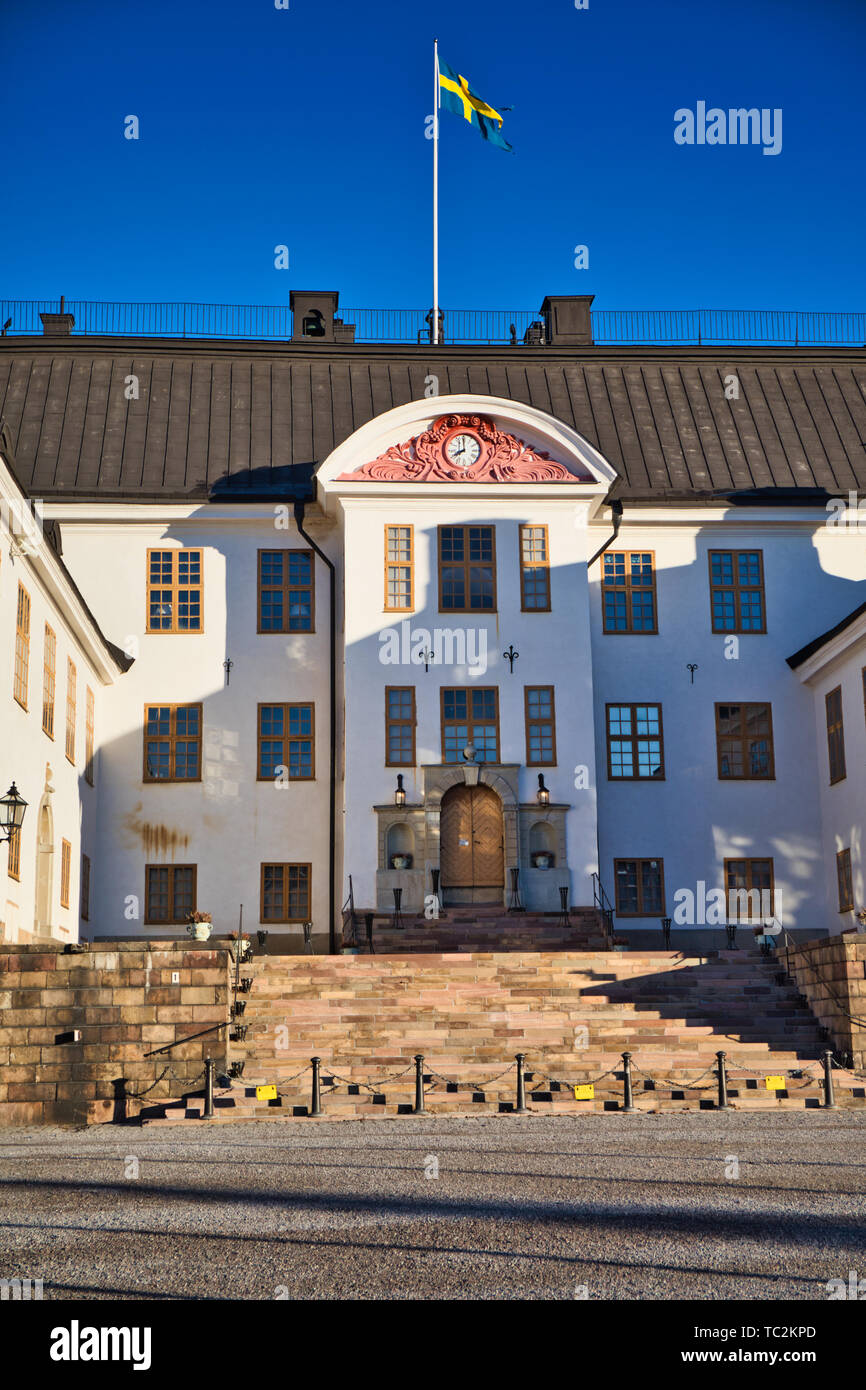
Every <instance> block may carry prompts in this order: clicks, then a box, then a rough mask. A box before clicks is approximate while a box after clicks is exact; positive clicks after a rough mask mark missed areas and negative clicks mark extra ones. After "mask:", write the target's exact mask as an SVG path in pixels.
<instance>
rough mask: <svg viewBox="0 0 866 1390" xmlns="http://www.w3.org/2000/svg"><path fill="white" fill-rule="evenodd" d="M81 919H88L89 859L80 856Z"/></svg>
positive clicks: (85, 856) (83, 920) (84, 855)
mask: <svg viewBox="0 0 866 1390" xmlns="http://www.w3.org/2000/svg"><path fill="white" fill-rule="evenodd" d="M81 920H82V922H89V921H90V860H89V859H88V857H87V855H86V854H82V856H81Z"/></svg>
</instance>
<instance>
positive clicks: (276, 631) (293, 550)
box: [256, 545, 316, 637]
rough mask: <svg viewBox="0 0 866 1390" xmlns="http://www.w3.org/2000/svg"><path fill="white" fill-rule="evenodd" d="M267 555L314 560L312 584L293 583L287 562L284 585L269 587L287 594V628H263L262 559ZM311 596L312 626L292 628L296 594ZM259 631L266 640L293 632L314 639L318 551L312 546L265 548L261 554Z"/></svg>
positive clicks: (311, 570) (284, 599)
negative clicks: (292, 598) (291, 609)
mask: <svg viewBox="0 0 866 1390" xmlns="http://www.w3.org/2000/svg"><path fill="white" fill-rule="evenodd" d="M263 555H282V556H283V557H288V556H289V555H307V556H309V560H310V582H309V584H308V585H307V584H302V585H299V584H289V561H288V558H284V559H283V579H282V583H281V584H269V585H268V586H267V587H268V592H270V591H272V590H273V591H277V590H278V591H280V592H281V593H282V595H283V626H282V627H262V592H263V590H262V556H263ZM307 590H309V594H310V626H309V627H292V626H291V613H290V611H289V610H290V608H291V596H292V594H293V593H301V592H304V593H306V592H307ZM256 595H257V597H256V632H257V633H259V634H261V635H262V636H264V637H280V636H282V637H285V636H287V635H289V634H290V633H291V634H293V635H294V636H296V637H311V636H312V635H313V633H314V632H315V631H316V552H315V550H313V549H311V548H310V546H299V545H295V546H265V547H264V548H263V549H261V550H260V551H259V552H258V560H257V580H256Z"/></svg>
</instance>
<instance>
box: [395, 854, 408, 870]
mask: <svg viewBox="0 0 866 1390" xmlns="http://www.w3.org/2000/svg"><path fill="white" fill-rule="evenodd" d="M411 867H412V856H411V854H392V855H391V868H392V869H411Z"/></svg>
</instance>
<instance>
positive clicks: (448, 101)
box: [439, 58, 511, 150]
mask: <svg viewBox="0 0 866 1390" xmlns="http://www.w3.org/2000/svg"><path fill="white" fill-rule="evenodd" d="M439 101H440V104H441V105H442V106H443V107H444V108H445V110H446V111H453V112H454V114H455V116H462V117H463V118H464V120H467V121H468V122H469V124H470V125H474V126H475V129H476V130H478V131H480V132H481V135H482V137H483V138H484V139H485V140H489V141H490V143H491V145H497V146H498V147H499V149H500V150H511V146H510V145H509V143H508V141H507V140H503V138H502V135H501V134H500V131H501V127H502V117H501V116H500V114H499V112H498V111H494V109H493V107H492V106H488V105H487V102H486V101H482V100H481V98H480V97H477V96H476V95H475V93H474V92H473V91H472V88H471V87H470V86H469V83H468V82H467V81H466V78H465V77H461V76H460V74H459V73H458V72H455V71H454V69H453V68H449V66H448V64H447V63H443V62H442V60H441V58H440V60H439ZM503 110H504V111H508V110H510V107H507V106H505V107H503Z"/></svg>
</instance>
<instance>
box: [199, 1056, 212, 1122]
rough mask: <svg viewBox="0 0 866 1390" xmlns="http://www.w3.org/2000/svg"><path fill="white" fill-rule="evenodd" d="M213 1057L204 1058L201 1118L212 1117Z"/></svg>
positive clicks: (208, 1118) (210, 1118) (207, 1118)
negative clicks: (202, 1112) (202, 1113)
mask: <svg viewBox="0 0 866 1390" xmlns="http://www.w3.org/2000/svg"><path fill="white" fill-rule="evenodd" d="M213 1071H214V1060H213V1057H205V1059H204V1115H203V1116H202V1119H204V1120H212V1119H213Z"/></svg>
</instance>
